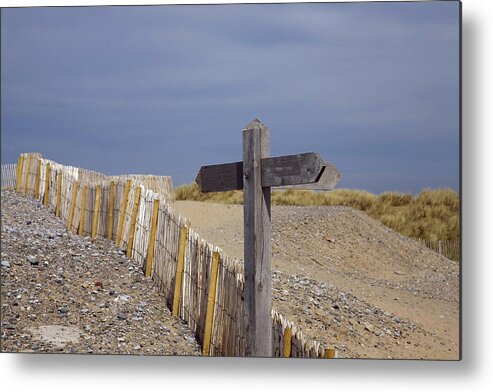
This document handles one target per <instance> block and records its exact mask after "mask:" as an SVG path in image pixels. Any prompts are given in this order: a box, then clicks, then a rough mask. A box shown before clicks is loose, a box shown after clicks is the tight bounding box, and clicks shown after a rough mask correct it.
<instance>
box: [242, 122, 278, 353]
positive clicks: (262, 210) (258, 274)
mask: <svg viewBox="0 0 493 392" xmlns="http://www.w3.org/2000/svg"><path fill="white" fill-rule="evenodd" d="M268 157H269V129H268V128H267V127H266V126H265V125H264V124H262V123H261V122H260V121H258V120H254V121H252V122H251V123H250V124H248V125H247V127H246V128H245V129H244V130H243V189H244V192H243V195H244V196H243V197H244V201H243V216H244V236H245V242H244V259H245V261H244V262H245V326H246V346H245V354H246V355H247V356H254V357H271V356H272V325H271V309H272V305H271V304H272V298H271V295H272V294H271V287H272V282H271V280H272V275H271V268H272V267H271V221H270V187H262V170H261V160H262V158H268Z"/></svg>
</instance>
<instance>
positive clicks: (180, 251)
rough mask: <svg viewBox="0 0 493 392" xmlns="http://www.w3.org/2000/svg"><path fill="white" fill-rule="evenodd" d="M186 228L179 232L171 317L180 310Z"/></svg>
mask: <svg viewBox="0 0 493 392" xmlns="http://www.w3.org/2000/svg"><path fill="white" fill-rule="evenodd" d="M187 236H188V228H187V227H186V226H183V227H182V228H181V230H180V245H179V248H178V262H177V264H176V277H175V293H174V296H173V316H178V313H179V308H180V297H181V286H182V284H183V267H184V265H185V244H186V243H187Z"/></svg>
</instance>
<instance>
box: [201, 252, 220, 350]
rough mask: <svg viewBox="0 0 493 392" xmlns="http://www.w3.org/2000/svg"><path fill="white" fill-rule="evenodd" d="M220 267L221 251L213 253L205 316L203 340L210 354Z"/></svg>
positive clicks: (205, 348) (204, 347)
mask: <svg viewBox="0 0 493 392" xmlns="http://www.w3.org/2000/svg"><path fill="white" fill-rule="evenodd" d="M218 267H219V252H214V253H213V255H212V266H211V277H210V280H209V294H208V296H207V311H206V318H205V333H204V342H203V350H202V354H203V355H209V348H210V344H211V332H212V322H213V318H214V300H215V298H216V287H217V271H218Z"/></svg>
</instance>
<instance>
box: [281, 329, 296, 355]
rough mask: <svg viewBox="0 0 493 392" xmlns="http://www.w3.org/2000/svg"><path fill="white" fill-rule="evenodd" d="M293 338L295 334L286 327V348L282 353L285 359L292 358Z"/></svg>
mask: <svg viewBox="0 0 493 392" xmlns="http://www.w3.org/2000/svg"><path fill="white" fill-rule="evenodd" d="M292 336H293V332H292V330H291V328H290V327H288V326H286V328H285V329H284V347H283V351H282V355H283V357H284V358H289V357H290V356H291V338H292Z"/></svg>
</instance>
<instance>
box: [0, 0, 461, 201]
mask: <svg viewBox="0 0 493 392" xmlns="http://www.w3.org/2000/svg"><path fill="white" fill-rule="evenodd" d="M459 25H460V21H459V3H458V2H456V1H429V2H410V3H405V2H385V3H378V2H368V3H310V4H308V3H304V4H303V3H300V4H243V5H242V4H231V5H162V6H132V7H116V6H113V7H109V6H107V7H105V6H100V7H54V8H51V7H49V8H48V7H47V8H42V7H38V8H9V9H6V8H4V9H2V11H1V106H0V108H1V119H0V125H1V162H2V164H3V163H13V162H17V158H18V155H19V154H20V153H22V152H40V153H41V154H43V156H44V157H46V158H49V159H52V160H54V161H57V162H60V163H63V164H66V165H73V166H80V167H83V168H87V169H91V170H96V171H99V172H102V173H105V174H108V175H116V174H127V173H134V174H141V173H142V174H157V175H170V176H172V178H173V183H174V184H175V186H178V185H181V184H187V183H191V182H193V181H194V179H195V176H196V174H197V172H198V170H199V169H200V167H201V166H202V165H207V164H214V163H225V162H233V161H239V160H241V159H242V134H241V133H242V129H243V128H244V127H245V125H247V124H248V123H249V122H250V121H251V120H252V119H254V118H258V119H260V120H261V121H262V122H263V123H265V124H266V125H267V126H268V127H269V129H270V145H271V155H272V156H278V155H286V154H294V153H300V152H308V151H315V152H318V153H319V154H320V156H321V157H322V158H323V159H324V160H327V161H330V162H333V163H334V164H335V165H336V167H337V168H338V169H339V171H340V173H341V176H342V178H341V181H340V182H339V184H338V185H337V188H354V189H365V190H368V191H370V192H374V193H381V192H384V191H400V192H412V193H418V192H419V191H421V190H422V189H425V188H437V187H448V188H452V189H454V190H459V168H460V166H459V150H460V146H459V129H460V124H459V113H460V106H459V97H460V96H459Z"/></svg>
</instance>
